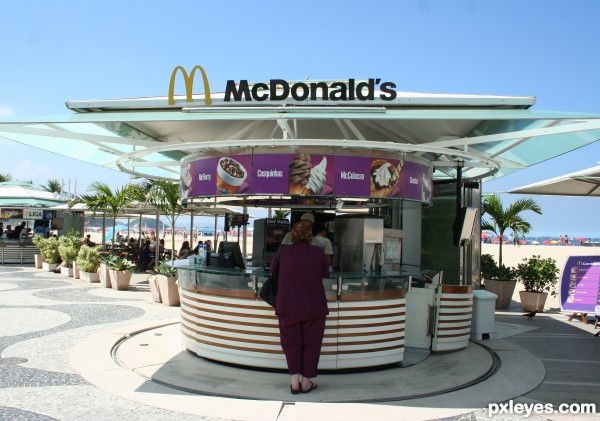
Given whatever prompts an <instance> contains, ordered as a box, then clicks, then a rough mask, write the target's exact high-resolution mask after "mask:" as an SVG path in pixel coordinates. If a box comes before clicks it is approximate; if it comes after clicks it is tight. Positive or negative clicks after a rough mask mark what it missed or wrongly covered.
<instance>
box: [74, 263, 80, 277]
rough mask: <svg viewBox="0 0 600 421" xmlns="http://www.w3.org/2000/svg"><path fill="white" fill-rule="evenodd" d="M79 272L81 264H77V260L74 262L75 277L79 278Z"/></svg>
mask: <svg viewBox="0 0 600 421" xmlns="http://www.w3.org/2000/svg"><path fill="white" fill-rule="evenodd" d="M79 272H80V270H79V265H78V264H77V262H73V278H75V279H79Z"/></svg>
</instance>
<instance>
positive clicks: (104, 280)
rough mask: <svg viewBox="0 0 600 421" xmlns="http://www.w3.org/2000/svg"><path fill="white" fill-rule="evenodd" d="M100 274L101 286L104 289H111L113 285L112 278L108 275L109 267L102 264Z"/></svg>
mask: <svg viewBox="0 0 600 421" xmlns="http://www.w3.org/2000/svg"><path fill="white" fill-rule="evenodd" d="M98 274H99V279H100V286H102V287H104V288H110V287H111V286H112V285H111V282H110V276H109V275H108V266H106V263H100V269H98Z"/></svg>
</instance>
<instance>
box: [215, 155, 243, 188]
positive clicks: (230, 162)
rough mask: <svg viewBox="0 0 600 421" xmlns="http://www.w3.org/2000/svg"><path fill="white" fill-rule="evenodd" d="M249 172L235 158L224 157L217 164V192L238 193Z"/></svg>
mask: <svg viewBox="0 0 600 421" xmlns="http://www.w3.org/2000/svg"><path fill="white" fill-rule="evenodd" d="M247 175H248V173H247V172H246V169H245V168H244V166H243V165H242V164H240V163H239V162H237V161H236V160H235V159H232V158H228V157H223V158H221V159H219V162H218V164H217V193H219V194H233V193H237V192H238V189H239V188H240V186H241V185H242V184H243V183H244V181H245V180H246V177H247Z"/></svg>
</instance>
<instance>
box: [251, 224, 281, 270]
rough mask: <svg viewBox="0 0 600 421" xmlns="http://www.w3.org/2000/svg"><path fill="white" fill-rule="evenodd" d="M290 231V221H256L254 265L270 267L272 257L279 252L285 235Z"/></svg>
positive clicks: (253, 246)
mask: <svg viewBox="0 0 600 421" xmlns="http://www.w3.org/2000/svg"><path fill="white" fill-rule="evenodd" d="M289 230H290V221H289V220H288V219H270V218H268V219H255V220H254V234H253V236H254V238H253V241H252V265H253V266H256V267H268V266H269V265H270V263H271V257H273V255H274V254H275V253H276V252H277V250H279V246H280V244H281V241H282V240H283V237H285V234H287V232H288V231H289Z"/></svg>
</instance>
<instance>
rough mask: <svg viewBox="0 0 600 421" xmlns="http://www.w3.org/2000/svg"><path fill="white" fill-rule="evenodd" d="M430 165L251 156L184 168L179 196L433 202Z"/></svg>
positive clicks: (188, 164) (315, 156)
mask: <svg viewBox="0 0 600 421" xmlns="http://www.w3.org/2000/svg"><path fill="white" fill-rule="evenodd" d="M432 187H433V174H432V170H431V167H429V166H428V165H424V164H419V163H416V162H411V161H403V160H398V159H390V158H373V157H362V156H345V155H321V154H247V155H230V156H222V157H210V158H201V159H198V160H196V161H190V162H186V163H184V164H183V165H182V166H181V184H180V189H181V197H182V198H186V197H199V196H214V195H248V194H281V195H288V194H289V195H301V196H334V195H335V196H350V197H382V198H397V199H406V200H414V201H419V202H424V203H431V199H432V190H433V189H432Z"/></svg>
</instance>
